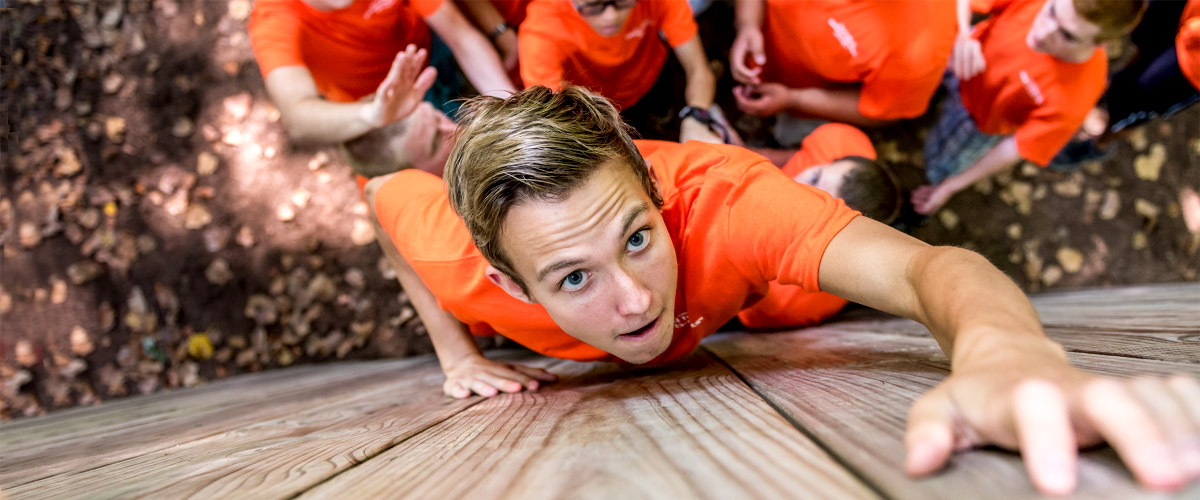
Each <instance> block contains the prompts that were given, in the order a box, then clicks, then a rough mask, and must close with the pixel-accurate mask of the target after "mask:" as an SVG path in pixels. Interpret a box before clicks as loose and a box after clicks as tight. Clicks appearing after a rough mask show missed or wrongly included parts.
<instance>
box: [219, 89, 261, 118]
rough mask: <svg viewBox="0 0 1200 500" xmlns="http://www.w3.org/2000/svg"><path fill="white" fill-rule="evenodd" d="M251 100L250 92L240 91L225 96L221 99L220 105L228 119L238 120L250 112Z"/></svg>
mask: <svg viewBox="0 0 1200 500" xmlns="http://www.w3.org/2000/svg"><path fill="white" fill-rule="evenodd" d="M251 104H253V100H252V99H251V98H250V94H249V93H247V92H242V93H240V94H234V95H231V96H229V97H226V98H225V99H224V100H223V101H221V107H223V108H224V109H225V114H226V115H228V117H229V119H230V121H235V122H240V121H242V120H243V119H245V118H246V116H247V115H249V114H250V105H251Z"/></svg>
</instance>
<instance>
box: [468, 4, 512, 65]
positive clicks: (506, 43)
mask: <svg viewBox="0 0 1200 500" xmlns="http://www.w3.org/2000/svg"><path fill="white" fill-rule="evenodd" d="M454 4H455V5H458V6H459V10H461V11H462V12H463V13H464V14H466V16H467V17H469V18H470V19H471V22H473V23H474V24H475V27H476V28H479V32H480V33H483V34H486V35H489V36H490V35H491V33H492V30H495V29H496V28H498V27H499V26H500V25H502V24H505V22H504V16H502V15H500V11H498V10H496V6H495V5H494V4H492V2H491V1H490V0H455V2H454ZM492 42H493V44H494V45H495V46H496V51H497V52H499V55H500V60H501V61H502V62H503V63H504V68H505V69H506V70H509V71H511V70H513V69H515V68H516V66H517V30H516V29H515V26H509V27H508V29H507V30H505V31H504V32H503V33H501V34H500V35H499V36H497V37H495V38H493V39H492Z"/></svg>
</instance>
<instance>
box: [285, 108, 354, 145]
mask: <svg viewBox="0 0 1200 500" xmlns="http://www.w3.org/2000/svg"><path fill="white" fill-rule="evenodd" d="M367 106H368V104H367V103H366V102H349V103H345V102H331V101H326V100H324V99H321V98H319V97H310V98H306V99H301V100H298V101H294V102H291V103H289V104H288V105H280V106H279V109H280V116H281V119H282V121H283V126H284V128H285V129H287V132H288V136H289V137H291V138H292V140H293V141H296V142H299V143H305V144H338V143H342V142H346V141H348V140H350V139H354V138H355V137H358V136H360V135H363V134H365V133H367V132H370V131H371V130H374V129H375V128H376V126H375V125H373V124H372V123H371V122H369V121H368V120H367V118H366V112H367V111H366V107H367Z"/></svg>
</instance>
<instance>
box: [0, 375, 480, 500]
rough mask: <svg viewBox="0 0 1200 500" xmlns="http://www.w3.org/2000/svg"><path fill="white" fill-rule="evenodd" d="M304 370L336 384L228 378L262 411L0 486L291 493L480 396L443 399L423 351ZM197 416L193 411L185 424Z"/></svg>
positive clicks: (85, 493)
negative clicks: (280, 388) (301, 387)
mask: <svg viewBox="0 0 1200 500" xmlns="http://www.w3.org/2000/svg"><path fill="white" fill-rule="evenodd" d="M363 365H367V366H368V367H369V368H371V369H363V368H364V367H363ZM342 372H345V373H349V374H350V376H345V375H343V374H342ZM307 376H308V377H312V378H320V379H328V380H333V381H334V382H335V384H336V385H335V386H333V387H330V386H323V391H321V392H320V393H316V392H315V391H309V392H307V393H303V394H301V393H296V392H292V393H291V395H290V396H289V397H291V398H297V399H294V400H292V401H288V402H284V401H282V400H281V398H273V397H270V396H269V395H268V394H267V393H265V392H264V391H263V390H262V389H264V387H262V386H255V385H254V384H246V383H234V384H227V385H225V386H224V388H223V391H222V392H224V393H227V394H229V395H230V396H233V395H234V394H242V393H247V394H251V395H257V396H258V397H259V398H260V407H254V408H249V407H247V408H243V409H242V410H245V411H247V413H246V414H244V415H243V416H240V417H235V418H231V419H229V421H228V422H227V425H224V426H223V427H224V429H225V430H223V431H221V432H218V433H208V434H206V435H205V436H203V437H195V436H191V437H189V438H188V439H177V438H176V439H173V438H171V437H170V436H163V437H162V441H161V442H160V443H155V445H151V446H147V447H146V451H145V452H144V453H129V454H128V456H127V458H125V459H123V460H120V461H108V462H107V463H104V464H103V465H99V464H97V466H93V467H76V468H74V469H72V470H70V471H68V472H63V473H60V474H56V475H53V476H50V477H46V478H43V479H39V480H37V481H33V482H28V483H25V484H20V485H17V486H15V487H6V488H5V492H6V493H7V494H8V495H9V497H10V498H12V499H14V500H18V499H38V498H128V497H150V498H156V499H160V498H161V499H170V498H239V499H257V498H264V499H277V498H289V497H292V496H294V495H296V494H298V493H300V492H302V491H304V490H305V489H307V488H308V487H311V486H312V485H313V484H316V483H319V482H321V481H323V480H325V479H326V478H329V477H331V476H333V475H336V474H337V473H339V472H340V471H342V470H345V469H347V468H349V467H353V466H354V465H355V464H357V463H359V462H361V461H363V460H366V459H368V458H370V457H372V456H374V455H376V454H378V453H379V452H381V451H382V450H385V449H387V448H388V447H391V446H393V445H395V444H396V443H398V442H400V441H403V440H405V439H407V438H408V437H409V436H412V435H414V434H416V433H418V432H420V431H422V430H424V429H425V428H427V427H429V426H430V425H432V424H434V423H436V422H439V421H441V420H444V419H445V418H447V417H449V416H450V415H453V414H455V413H457V412H459V411H461V410H462V409H464V408H467V407H469V406H471V405H473V404H477V403H478V402H479V401H480V399H479V398H476V399H470V400H451V399H449V398H446V397H444V396H443V395H442V393H441V382H442V380H443V377H442V374H441V371H440V368H439V367H438V366H437V363H436V361H435V360H434V359H433V358H432V357H428V356H426V357H422V358H417V359H410V360H402V361H389V362H375V363H338V364H333V365H327V366H325V367H324V369H322V370H319V371H315V370H314V371H311V372H309V373H307ZM294 382H295V383H298V384H303V383H304V382H305V380H296V381H294ZM182 406H184V407H186V406H188V405H187V402H186V401H184V402H183V404H182ZM79 418H86V415H82V416H81V417H79ZM205 418H206V415H196V416H195V418H194V419H193V420H192V421H191V424H192V425H198V424H200V423H201V422H202V421H203V420H204V419H205ZM181 420H183V419H182V417H181ZM163 443H169V445H168V446H162V444H163Z"/></svg>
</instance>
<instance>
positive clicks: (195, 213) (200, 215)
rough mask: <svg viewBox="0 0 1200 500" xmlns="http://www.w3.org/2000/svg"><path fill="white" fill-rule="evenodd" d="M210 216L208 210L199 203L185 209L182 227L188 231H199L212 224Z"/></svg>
mask: <svg viewBox="0 0 1200 500" xmlns="http://www.w3.org/2000/svg"><path fill="white" fill-rule="evenodd" d="M212 220H213V219H212V214H211V213H209V211H208V209H207V208H205V207H204V205H201V204H199V203H196V204H194V205H192V206H190V207H188V209H187V214H186V215H184V218H183V227H185V228H188V229H200V228H202V227H204V226H207V225H208V224H209V223H211V222H212Z"/></svg>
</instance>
